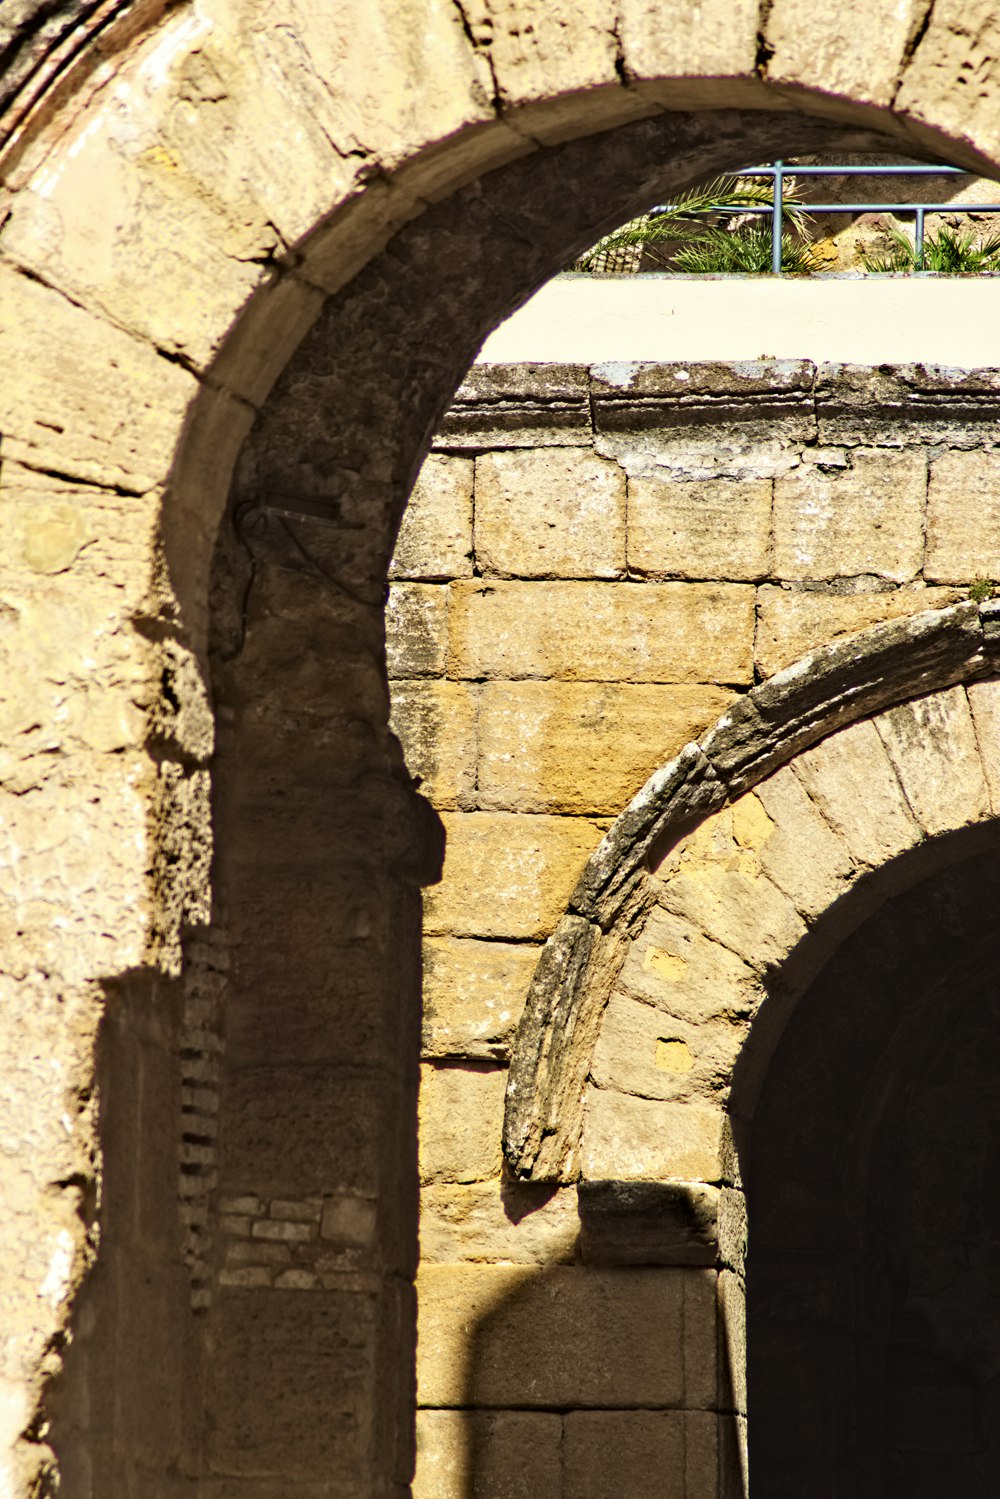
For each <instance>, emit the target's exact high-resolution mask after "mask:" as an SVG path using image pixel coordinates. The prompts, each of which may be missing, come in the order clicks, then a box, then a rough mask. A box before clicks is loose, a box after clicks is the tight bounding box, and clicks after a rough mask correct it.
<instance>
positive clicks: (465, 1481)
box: [413, 1410, 563, 1499]
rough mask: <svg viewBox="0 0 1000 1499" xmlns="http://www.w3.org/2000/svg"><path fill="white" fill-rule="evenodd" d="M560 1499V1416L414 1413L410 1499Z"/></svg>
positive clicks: (512, 1413)
mask: <svg viewBox="0 0 1000 1499" xmlns="http://www.w3.org/2000/svg"><path fill="white" fill-rule="evenodd" d="M530 1493H539V1494H544V1495H545V1496H546V1499H562V1494H563V1487H562V1418H561V1417H560V1416H558V1415H542V1414H540V1413H537V1414H536V1413H529V1412H527V1411H496V1412H490V1411H449V1410H418V1411H417V1471H416V1475H415V1477H414V1480H413V1499H478V1496H480V1495H482V1496H484V1499H485V1496H486V1495H489V1496H490V1499H521V1496H522V1495H524V1494H530Z"/></svg>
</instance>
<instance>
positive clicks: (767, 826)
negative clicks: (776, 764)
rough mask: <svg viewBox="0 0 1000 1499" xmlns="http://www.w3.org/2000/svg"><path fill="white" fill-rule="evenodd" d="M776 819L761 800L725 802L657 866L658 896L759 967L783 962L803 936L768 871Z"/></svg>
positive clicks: (665, 905) (668, 907)
mask: <svg viewBox="0 0 1000 1499" xmlns="http://www.w3.org/2000/svg"><path fill="white" fill-rule="evenodd" d="M773 831H774V825H773V823H772V822H771V819H770V818H769V817H768V816H767V814H766V812H765V811H764V809H763V807H762V806H761V804H760V803H759V802H756V801H754V800H752V799H746V800H744V801H743V802H742V803H736V804H735V806H733V807H726V808H723V810H722V811H720V812H717V813H715V814H714V816H712V817H710V818H707V819H706V820H705V822H703V823H702V824H701V825H700V826H699V827H697V828H696V829H695V831H694V832H693V833H691V834H689V835H688V836H687V837H685V838H682V839H681V840H680V841H679V842H678V843H677V844H676V846H675V847H674V848H673V849H672V850H671V851H670V853H669V854H668V855H667V856H666V858H665V859H664V860H663V861H662V862H661V863H660V864H659V866H658V867H657V869H656V870H655V871H654V873H655V876H656V879H657V881H658V892H657V903H658V904H659V905H661V906H663V908H664V909H665V910H667V911H671V912H672V913H673V914H674V915H675V916H680V917H682V918H683V919H684V920H685V921H687V922H689V923H690V924H691V925H692V926H695V927H698V928H700V930H701V931H703V932H704V933H705V935H706V936H708V937H710V938H712V939H713V941H716V942H720V943H721V944H722V945H723V946H724V947H728V948H729V949H730V950H731V951H732V952H734V953H737V954H739V956H740V957H742V958H743V960H744V962H746V963H748V964H750V965H751V966H752V967H756V968H758V969H761V970H763V969H766V968H770V967H773V966H775V965H777V964H780V963H782V962H783V961H784V960H785V958H787V956H788V954H789V953H790V952H791V950H792V949H793V948H794V947H795V945H796V943H798V942H799V941H800V940H801V938H802V937H803V936H804V935H805V925H804V923H803V921H802V918H801V917H800V915H799V913H798V911H797V910H796V909H795V907H794V905H793V904H792V902H791V901H790V900H789V898H788V897H787V896H786V895H785V894H784V893H783V892H782V891H781V890H779V889H778V887H777V886H776V885H774V884H772V882H771V881H770V880H769V879H768V878H767V876H766V875H765V874H764V872H763V863H762V851H763V849H764V848H765V847H766V845H767V843H768V842H769V841H770V839H771V837H772V836H773Z"/></svg>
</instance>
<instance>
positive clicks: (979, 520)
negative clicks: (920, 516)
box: [924, 451, 1000, 583]
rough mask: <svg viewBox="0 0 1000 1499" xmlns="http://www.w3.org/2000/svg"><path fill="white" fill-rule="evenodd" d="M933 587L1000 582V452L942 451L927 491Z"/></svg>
mask: <svg viewBox="0 0 1000 1499" xmlns="http://www.w3.org/2000/svg"><path fill="white" fill-rule="evenodd" d="M924 573H925V575H926V577H927V578H929V579H930V580H931V581H932V582H935V583H970V582H972V581H973V580H974V579H975V578H991V579H993V578H1000V453H997V452H994V451H989V452H976V451H972V452H966V453H942V454H941V456H940V458H936V459H935V460H934V462H933V463H932V464H931V471H930V483H929V486H928V491H927V560H926V562H925V564H924Z"/></svg>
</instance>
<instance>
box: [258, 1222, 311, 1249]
mask: <svg viewBox="0 0 1000 1499" xmlns="http://www.w3.org/2000/svg"><path fill="white" fill-rule="evenodd" d="M250 1232H251V1234H252V1235H253V1237H254V1238H255V1239H284V1240H286V1241H288V1242H289V1243H303V1242H304V1241H305V1240H307V1239H313V1238H315V1237H316V1227H315V1225H314V1224H312V1223H271V1222H268V1221H267V1220H266V1219H264V1220H258V1221H257V1222H256V1223H255V1224H254V1225H253V1228H252V1229H251V1230H250Z"/></svg>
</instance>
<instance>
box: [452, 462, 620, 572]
mask: <svg viewBox="0 0 1000 1499" xmlns="http://www.w3.org/2000/svg"><path fill="white" fill-rule="evenodd" d="M475 545H476V565H477V568H478V570H479V572H480V573H482V575H483V576H484V577H498V578H620V577H622V576H623V574H624V572H625V475H624V474H623V473H622V471H621V469H620V468H619V467H618V465H617V464H616V463H610V462H608V460H607V459H604V458H597V457H595V455H594V454H593V453H589V452H586V451H578V450H575V449H563V448H536V449H527V450H525V451H521V452H518V451H508V452H501V453H485V454H482V455H481V456H480V457H479V458H477V459H476V521H475Z"/></svg>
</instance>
